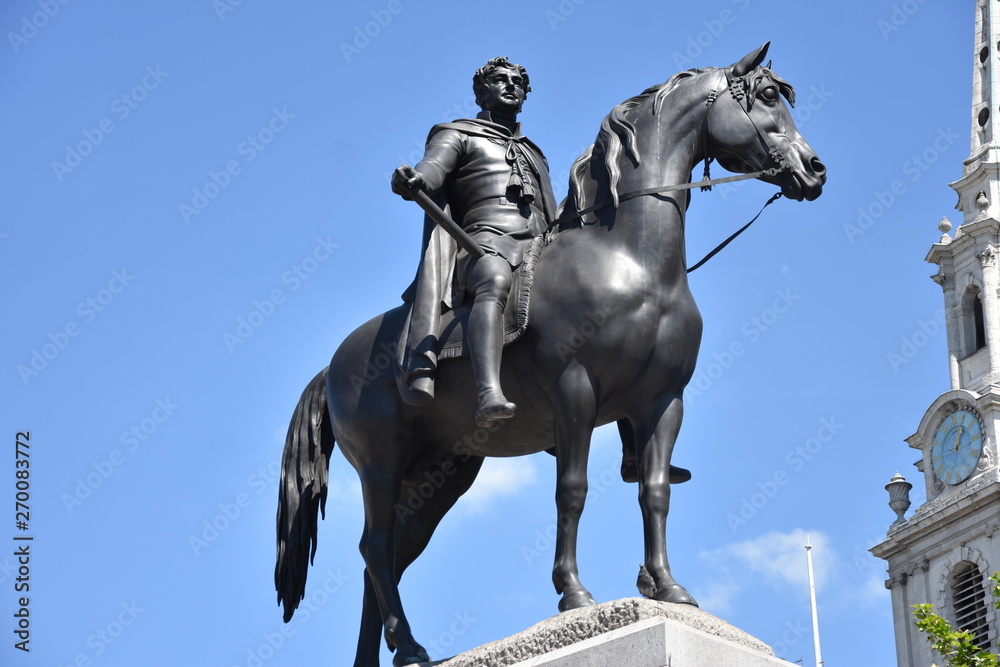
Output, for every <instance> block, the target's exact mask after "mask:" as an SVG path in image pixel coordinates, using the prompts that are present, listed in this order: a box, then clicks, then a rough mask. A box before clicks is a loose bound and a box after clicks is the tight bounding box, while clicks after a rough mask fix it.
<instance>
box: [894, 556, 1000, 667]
mask: <svg viewBox="0 0 1000 667" xmlns="http://www.w3.org/2000/svg"><path fill="white" fill-rule="evenodd" d="M990 581H992V582H993V587H992V588H991V589H990V590H991V592H992V593H993V597H994V598H996V600H995V601H994V602H993V605H994V606H995V607H997V608H998V609H1000V572H994V573H993V574H992V575H990ZM913 615H914V616H915V617H916V619H917V621H916V623H917V629H918V630H920V631H921V632H923V633H924V634H925V635H927V641H929V642H930V643H931V648H932V649H933V650H934V651H935V652H936V653H937V654H938V655H940V656H942V657H943V658H944V664H945V665H946V666H947V667H1000V659H998V658H997V656H996V655H993V654H991V653H990V652H989V651H984V650H982V649H980V648H979V647H978V646H975V645H974V644H973V643H972V633H971V632H969V631H967V630H955V629H953V628H952V627H951V623H949V622H948V621H946V620H945V619H943V618H941V617H940V616H938V615H937V614H935V613H934V605H932V604H915V605H913ZM934 667H937V666H936V665H935V666H934Z"/></svg>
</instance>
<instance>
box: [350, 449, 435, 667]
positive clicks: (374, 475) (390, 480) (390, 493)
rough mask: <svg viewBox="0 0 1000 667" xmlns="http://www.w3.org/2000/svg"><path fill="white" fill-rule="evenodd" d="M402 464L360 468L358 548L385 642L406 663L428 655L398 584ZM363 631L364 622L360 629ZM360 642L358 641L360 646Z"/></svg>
mask: <svg viewBox="0 0 1000 667" xmlns="http://www.w3.org/2000/svg"><path fill="white" fill-rule="evenodd" d="M401 467H402V466H391V465H390V466H374V465H368V466H364V467H362V468H361V470H360V471H359V475H360V477H361V492H362V495H363V496H364V503H365V530H364V533H363V534H362V537H361V544H360V545H359V548H360V550H361V555H362V556H363V557H364V559H365V572H366V574H367V576H368V578H369V580H370V582H371V587H370V588H371V590H372V591H373V592H374V595H375V598H376V599H377V602H378V609H379V613H380V615H381V618H382V627H383V628H384V631H385V632H384V634H385V642H386V644H387V645H388V646H389V650H391V651H398V652H397V655H396V657H395V658H394V659H393V664H399V665H405V664H410V663H415V662H423V661H427V660H428V659H429V658H428V657H427V652H426V651H425V650H424V648H423V647H422V646H421V645H420V644H418V643H417V642H416V640H415V639H414V638H413V633H412V632H411V631H410V624H409V621H407V619H406V614H405V613H404V612H403V603H402V601H401V599H400V596H399V586H398V585H397V578H396V567H395V560H396V559H395V551H396V547H395V534H396V515H395V504H396V499H397V498H399V497H400V489H401V488H402V486H403V484H402V471H401V469H400V468H401ZM367 583H368V582H367V581H366V584H367ZM365 591H366V595H365V603H366V606H370V604H369V598H370V595H369V594H368V591H369V586H367V585H366V586H365ZM369 625H370V624H369ZM364 630H365V625H364V624H363V625H362V631H364ZM360 644H361V641H360V640H359V646H360ZM359 657H360V656H359Z"/></svg>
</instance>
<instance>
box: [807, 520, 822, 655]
mask: <svg viewBox="0 0 1000 667" xmlns="http://www.w3.org/2000/svg"><path fill="white" fill-rule="evenodd" d="M806 565H807V567H808V569H809V603H810V605H811V607H812V622H813V648H814V649H815V651H816V667H823V657H822V655H821V654H820V650H819V617H818V616H817V614H816V579H815V577H813V559H812V545H811V544H809V534H808V533H806Z"/></svg>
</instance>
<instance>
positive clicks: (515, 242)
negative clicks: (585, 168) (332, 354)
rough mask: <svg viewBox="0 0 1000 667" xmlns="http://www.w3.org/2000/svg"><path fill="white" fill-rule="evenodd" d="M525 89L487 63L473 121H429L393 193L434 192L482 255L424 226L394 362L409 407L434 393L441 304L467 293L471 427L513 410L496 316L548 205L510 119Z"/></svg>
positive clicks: (514, 72) (536, 157)
mask: <svg viewBox="0 0 1000 667" xmlns="http://www.w3.org/2000/svg"><path fill="white" fill-rule="evenodd" d="M530 90H531V86H530V85H529V83H528V73H527V72H526V71H525V69H524V67H522V66H520V65H517V64H514V63H511V62H510V61H508V60H507V59H506V58H493V59H492V60H490V61H489V62H487V63H486V65H484V66H483V67H481V68H480V69H479V70H477V71H476V74H475V76H474V77H473V91H474V92H475V95H476V103H477V104H478V105H479V107H480V108H481V109H482V111H481V112H480V113H479V114H478V115H477V116H476V117H475V118H469V119H460V120H456V121H454V122H451V123H442V124H440V125H435V126H434V127H433V128H432V129H431V131H430V135H429V136H428V138H427V145H426V150H425V153H424V157H423V159H422V160H421V161H420V162H419V163H417V165H416V166H415V167H410V166H408V165H402V166H401V167H400V168H399V169H398V170H397V171H396V173H395V175H394V177H393V180H392V189H393V192H395V193H397V194H399V195H401V196H402V197H403V198H404V199H411V198H412V196H413V194H414V191H415V190H423V191H425V192H427V193H429V194H430V195H433V196H436V198H437V200H438V202H439V203H441V204H442V205H443V206H442V207H443V208H445V209H446V210H450V213H451V215H452V216H454V219H455V220H456V221H457V223H458V225H459V226H461V228H462V229H463V230H464V231H465V232H466V234H468V235H469V236H470V237H471V238H472V239H473V241H475V242H476V243H477V244H478V245H479V246H480V247H481V248H482V249H483V252H484V254H483V256H482V257H480V258H478V259H476V258H475V257H473V256H472V255H470V254H469V253H468V252H467V251H465V250H459V249H458V248H457V246H456V245H455V244H454V243H453V242H452V239H450V238H449V237H446V236H444V235H443V234H441V230H440V229H438V228H436V227H434V226H433V223H432V222H428V223H427V228H426V229H425V235H424V256H423V259H422V261H421V264H420V268H419V269H418V274H417V280H416V283H415V289H414V290H411V291H410V293H409V294H408V296H407V297H405V298H408V299H409V300H412V305H411V313H410V318H409V325H408V327H407V331H406V332H405V333H404V336H405V340H404V341H403V345H402V350H403V353H402V355H401V356H402V358H401V362H402V366H403V373H404V380H405V386H406V387H407V388H408V389H409V391H410V395H409V396H405V395H404V398H406V399H407V400H409V401H410V402H413V403H418V404H425V403H426V402H429V401H430V400H431V398H432V397H433V395H434V375H435V371H436V366H437V345H438V342H437V339H438V336H439V335H440V334H441V332H440V326H439V321H440V309H441V306H442V304H444V305H445V306H446V307H450V308H454V307H456V306H457V305H459V303H461V302H462V301H463V300H464V298H465V297H471V298H472V300H473V302H472V309H471V313H470V315H469V321H468V326H467V330H466V332H465V344H466V347H467V350H468V353H469V356H470V358H471V362H472V370H473V374H474V376H475V380H476V385H477V387H478V394H479V400H478V404H477V407H476V424H477V425H479V426H482V427H486V426H490V425H492V424H493V423H494V422H496V421H498V420H503V419H509V418H511V417H513V416H514V413H515V411H516V406H515V405H514V403H512V402H510V401H508V400H507V398H506V397H505V396H504V394H503V390H502V389H501V387H500V359H501V354H502V348H503V310H504V306H505V305H506V303H507V298H508V296H509V293H510V287H511V280H512V274H513V271H514V269H516V268H517V267H518V266H520V265H521V263H522V262H523V260H524V255H525V253H526V252H527V250H528V248H529V247H530V245H531V242H532V240H533V239H535V238H536V237H538V236H540V235H541V234H542V233H544V232H545V230H546V228H547V227H548V224H549V223H550V222H551V221H552V220H553V219H554V217H555V211H556V204H555V197H554V196H553V194H552V184H551V182H550V181H549V172H548V163H547V162H546V160H545V156H544V155H542V152H541V150H539V148H538V147H537V146H536V145H535V144H534V143H532V142H531V140H529V139H528V138H527V137H525V136H524V135H522V134H521V130H520V124H519V123H518V122H517V114H518V113H520V111H521V105H522V104H523V103H524V100H525V98H526V97H527V95H528V92H529V91H530Z"/></svg>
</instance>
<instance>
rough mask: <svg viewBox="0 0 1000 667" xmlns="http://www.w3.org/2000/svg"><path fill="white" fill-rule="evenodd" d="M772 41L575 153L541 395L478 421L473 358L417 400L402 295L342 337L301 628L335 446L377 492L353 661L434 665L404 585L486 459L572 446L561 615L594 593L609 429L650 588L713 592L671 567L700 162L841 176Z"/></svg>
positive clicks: (312, 430)
mask: <svg viewBox="0 0 1000 667" xmlns="http://www.w3.org/2000/svg"><path fill="white" fill-rule="evenodd" d="M767 48H768V44H765V45H764V46H762V47H761V48H759V49H756V50H755V51H753V52H751V53H750V54H748V55H747V56H746V57H744V58H743V59H741V60H740V61H739V62H737V63H735V64H734V65H732V66H730V67H725V68H705V69H695V70H690V71H686V72H681V73H679V74H677V75H675V76H673V77H671V78H670V79H669V80H668V81H666V82H665V83H662V84H659V85H656V86H653V87H651V88H649V89H647V90H646V91H644V92H643V93H641V94H640V95H638V96H636V97H633V98H631V99H629V100H626V101H625V102H623V103H622V104H619V105H618V106H617V107H615V108H614V109H613V110H612V111H611V113H610V114H608V116H607V117H606V118H605V119H604V121H603V122H602V124H601V130H600V133H599V134H598V136H597V139H596V140H595V142H594V144H593V145H592V146H591V147H590V148H589V149H588V150H587V152H586V153H584V154H583V155H582V156H581V157H580V158H579V159H577V161H576V162H575V163H574V165H573V168H572V174H571V177H570V193H569V195H568V197H567V199H566V201H564V202H563V204H562V205H561V206H560V210H561V213H560V216H559V219H558V220H557V221H556V222H557V223H558V224H557V225H555V226H554V227H553V229H552V230H550V233H549V235H548V239H547V240H548V245H547V247H546V248H545V250H544V252H542V254H541V256H540V257H539V258H538V261H537V264H536V266H535V273H534V285H533V288H532V292H531V317H530V321H529V324H528V327H527V329H526V331H525V332H524V334H523V335H522V336H521V338H520V339H518V340H517V341H515V342H513V343H511V344H510V346H509V347H507V348H506V350H505V351H504V354H503V367H502V371H501V379H502V383H503V387H504V392H505V393H506V394H507V396H508V397H509V398H510V400H512V401H514V402H516V404H517V405H518V406H524V407H523V408H522V409H520V410H518V412H517V415H516V417H514V418H513V419H510V420H508V421H506V422H505V423H503V424H494V426H492V427H489V428H477V427H476V424H475V423H474V419H473V414H474V412H475V407H476V395H477V392H476V388H475V383H474V380H473V374H472V370H471V368H470V364H469V360H468V359H467V358H458V359H452V360H447V361H443V362H442V363H441V364H440V366H439V368H438V388H439V389H438V393H437V397H436V398H435V399H434V400H433V401H432V402H431V403H430V404H429V405H427V406H426V407H414V406H411V405H409V404H407V403H405V402H403V401H402V400H401V398H400V395H399V391H398V389H397V386H396V382H395V378H394V374H393V372H392V369H391V368H390V369H388V372H384V373H381V374H374V373H372V372H371V369H372V368H375V367H376V365H377V366H378V368H385V363H384V362H385V354H386V353H385V352H384V351H385V350H393V349H395V346H396V343H397V340H398V338H399V336H400V333H401V327H402V326H403V322H404V320H405V315H406V313H405V306H401V307H399V308H396V309H394V310H391V311H389V312H387V313H384V314H382V315H379V316H378V317H376V318H374V319H372V320H370V321H369V322H367V323H365V324H363V325H362V326H361V327H360V328H358V329H356V330H355V331H354V332H353V333H351V334H350V335H349V336H348V337H347V339H346V340H345V341H344V342H343V343H342V344H341V346H340V348H339V349H338V350H337V351H336V353H335V354H334V355H333V359H332V361H331V362H330V365H329V367H328V368H326V369H324V370H323V371H321V372H320V373H319V374H318V375H317V376H316V377H315V378H314V379H313V380H312V381H311V382H310V383H309V385H308V386H307V387H306V389H305V391H304V392H303V394H302V398H301V399H300V401H299V403H298V405H297V407H296V408H295V412H294V415H293V417H292V421H291V424H290V426H289V430H288V436H287V439H286V441H285V449H284V455H283V462H282V474H281V483H280V487H279V506H278V516H277V531H278V555H277V561H278V562H277V566H276V568H275V583H276V586H277V590H278V601H279V603H280V604H283V606H284V619H285V621H286V622H288V621H289V620H290V619H291V617H292V614H293V613H294V611H295V609H296V608H297V606H298V604H299V601H300V600H301V599H302V598H303V596H304V594H305V583H306V571H307V568H308V565H309V561H310V559H311V557H313V556H315V552H316V538H317V516H318V514H319V512H320V511H323V510H324V507H325V502H326V493H327V480H328V465H329V460H330V457H331V455H332V453H333V449H334V444H335V443H339V445H340V450H341V452H342V453H343V454H344V456H345V457H346V458H347V460H348V461H350V463H351V465H352V466H354V468H355V470H357V472H358V475H359V477H360V479H361V488H362V494H363V497H364V512H365V528H364V533H363V535H362V537H361V543H360V550H361V554H362V556H363V557H364V561H365V571H364V607H363V610H362V618H361V629H360V635H359V639H358V648H357V654H356V659H355V663H354V664H355V666H356V667H368V666H372V665H375V666H377V665H378V653H379V646H380V644H379V635H380V634H381V633H382V632H384V637H385V641H386V643H387V645H388V646H389V648H390V650H393V651H395V656H394V659H393V665H396V666H398V665H407V664H412V663H417V662H422V661H427V660H429V658H428V655H427V652H426V651H425V650H424V649H423V647H421V645H420V644H419V643H417V641H416V639H414V637H413V635H412V633H411V630H410V625H409V623H408V621H407V618H406V614H405V613H404V612H403V605H402V601H401V599H400V593H399V588H398V584H399V581H400V577H401V576H402V574H403V572H404V571H405V570H406V568H407V566H409V565H410V563H412V562H413V561H414V560H415V559H416V558H417V556H419V555H420V553H421V552H422V551H423V550H424V548H425V547H426V546H427V543H428V541H429V540H430V538H431V535H432V534H433V532H434V529H435V528H436V527H437V525H438V522H439V521H440V520H441V518H442V517H443V516H444V515H445V513H446V512H447V511H448V510H449V509H451V507H452V506H453V505H454V504H455V502H456V501H457V500H458V498H459V497H460V496H461V495H462V494H463V493H465V492H466V491H467V490H468V489H469V488H470V487H471V485H472V483H473V481H474V480H475V479H476V475H477V473H478V472H479V470H480V467H481V465H482V463H483V460H484V457H487V456H522V455H526V454H533V453H536V452H542V451H549V452H550V453H554V454H555V456H556V457H557V465H556V469H557V473H556V476H557V477H556V505H557V508H558V522H557V525H558V534H557V537H556V547H555V564H554V567H553V570H552V581H553V583H554V584H555V589H556V592H557V593H559V594H561V596H562V597H561V599H560V602H559V609H560V611H565V610H569V609H574V608H577V607H582V606H585V605H593V604H596V603H595V601H594V598H593V597H592V596H591V594H590V593H589V592H588V591H587V589H586V588H585V587H584V585H583V583H581V581H580V576H579V573H578V571H577V555H576V545H577V528H578V525H579V520H580V515H581V513H582V511H583V506H584V501H585V499H586V497H587V459H588V455H589V451H590V441H591V435H592V433H593V431H594V428H595V427H597V426H600V425H603V424H608V423H612V422H617V423H618V424H619V427H620V429H621V433H622V436H623V438H627V439H631V441H632V442H631V443H630V444H632V445H634V448H635V455H636V460H637V468H638V482H639V505H640V508H641V510H642V520H643V534H644V545H645V554H644V570H643V572H642V575H641V576H640V582H639V589H640V592H641V593H642V594H643V595H645V596H647V597H650V598H653V599H656V600H661V601H666V602H677V603H686V604H692V605H695V604H696V602H695V601H694V599H693V598H692V597H691V595H690V594H688V592H687V591H686V590H685V589H684V587H683V586H681V585H680V584H679V583H677V582H676V581H675V580H674V578H673V577H672V576H671V574H670V565H669V563H668V560H667V536H666V520H667V511H668V508H669V502H670V481H671V475H670V470H671V466H670V460H671V455H672V454H673V449H674V443H675V441H676V439H677V434H678V431H679V429H680V426H681V418H682V416H683V410H684V408H683V398H682V395H683V392H684V387H685V386H686V385H687V383H688V381H689V380H690V379H691V376H692V374H693V372H694V368H695V361H696V359H697V356H698V347H699V344H700V342H701V332H702V321H701V315H700V314H699V312H698V307H697V306H696V305H695V302H694V298H693V297H692V295H691V291H690V289H689V286H688V279H687V260H686V256H685V246H684V218H685V213H686V210H687V207H688V204H689V202H690V194H689V193H690V190H689V189H685V187H690V185H691V170H692V168H693V167H694V166H695V165H696V164H697V163H699V162H701V161H703V160H705V161H706V163H707V162H709V161H711V160H712V159H715V160H717V161H718V162H719V163H720V164H721V165H722V166H723V167H724V168H725V169H727V170H728V171H731V172H736V173H741V174H748V173H750V172H754V171H758V173H757V174H754V175H753V176H755V177H757V178H759V179H760V180H763V181H765V182H767V183H771V184H774V185H777V186H780V188H781V193H782V194H783V195H784V196H785V197H787V198H790V199H794V200H796V201H802V200H803V199H805V200H810V201H811V200H813V199H816V198H817V197H818V196H819V195H820V193H821V192H822V189H823V184H824V183H825V181H826V168H825V167H824V166H823V164H822V163H821V162H820V161H819V159H818V158H817V156H816V154H815V153H814V152H813V150H812V148H811V147H810V146H809V144H808V143H807V142H806V141H805V139H803V138H802V136H801V135H800V134H799V132H798V130H797V129H796V127H795V123H794V122H793V120H792V117H791V115H790V113H789V110H788V107H787V106H786V104H785V102H784V101H783V100H782V97H784V98H785V99H786V100H787V101H788V103H789V104H790V105H792V106H794V101H795V97H794V96H795V93H794V90H793V89H792V87H791V86H790V85H789V84H788V83H787V82H785V81H784V80H782V79H781V78H779V77H778V76H777V75H775V74H774V73H773V72H771V70H770V69H769V68H767V67H764V66H762V65H761V63H762V62H763V61H764V57H765V55H766V52H767ZM581 332H584V333H583V334H581ZM380 355H381V358H380ZM379 362H381V363H379ZM372 377H374V379H371V378H372ZM678 470H679V469H678ZM432 477H433V479H434V480H435V483H434V485H433V486H434V487H435V488H434V489H433V493H431V494H428V493H426V488H425V489H423V490H424V493H423V495H422V498H423V499H424V502H423V503H422V504H419V503H409V504H407V502H406V499H407V498H408V497H410V494H411V493H414V492H418V490H419V489H421V488H422V487H427V486H428V484H427V480H428V479H430V478H432ZM675 481H682V480H675ZM427 495H430V497H429V498H427Z"/></svg>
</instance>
